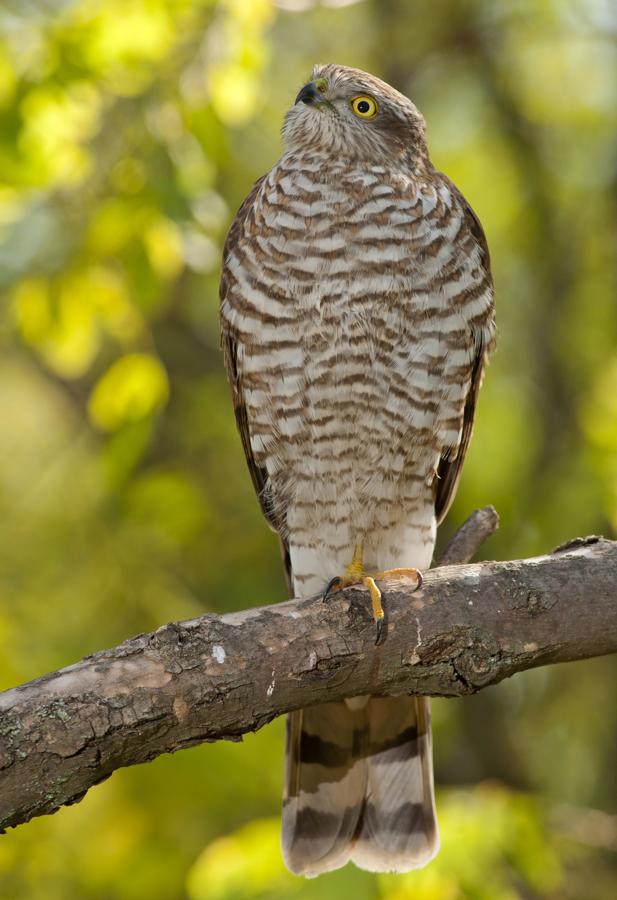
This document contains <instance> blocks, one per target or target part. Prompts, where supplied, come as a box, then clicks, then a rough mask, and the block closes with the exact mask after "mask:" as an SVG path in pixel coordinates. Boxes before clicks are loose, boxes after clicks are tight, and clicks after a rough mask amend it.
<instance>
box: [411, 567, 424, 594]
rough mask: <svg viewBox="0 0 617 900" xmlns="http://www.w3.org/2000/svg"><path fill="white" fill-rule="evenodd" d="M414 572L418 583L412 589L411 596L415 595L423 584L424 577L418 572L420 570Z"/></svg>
mask: <svg viewBox="0 0 617 900" xmlns="http://www.w3.org/2000/svg"><path fill="white" fill-rule="evenodd" d="M416 571H417V573H418V583H417V585H416V586H415V588H414V589H413V591H412V594H415V593H416V591H419V590H420V588H421V587H422V585H423V584H424V576H423V574H422V572H421V571H420V569H417V570H416Z"/></svg>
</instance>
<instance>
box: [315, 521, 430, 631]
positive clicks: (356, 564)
mask: <svg viewBox="0 0 617 900" xmlns="http://www.w3.org/2000/svg"><path fill="white" fill-rule="evenodd" d="M363 551H364V541H363V539H362V538H358V540H357V541H356V546H355V548H354V553H353V558H352V560H351V562H350V563H349V565H348V566H347V568H346V569H345V572H344V573H343V575H337V576H336V577H335V578H333V579H332V580H331V581H330V582H329V583H328V586H327V587H326V590H325V591H324V600H327V599H328V597H329V596H330V594H333V593H335V591H340V590H341V589H342V588H345V587H351V585H354V584H361V585H363V587H365V588H367V589H368V591H369V593H370V595H371V606H372V609H373V619H374V620H375V624H376V625H377V639H376V641H375V643H376V644H378V643H379V639H380V637H381V632H382V629H383V623H384V611H383V606H382V603H381V591H380V590H379V588H378V587H377V584H376V582H377V581H381V580H382V579H385V578H412V579H413V580H414V581H415V582H416V587H415V590H416V591H417V590H419V589H420V588H421V587H422V572H420V570H419V569H415V568H406V569H387V570H386V571H385V572H376V573H374V574H373V575H367V574H366V572H365V571H364V563H363Z"/></svg>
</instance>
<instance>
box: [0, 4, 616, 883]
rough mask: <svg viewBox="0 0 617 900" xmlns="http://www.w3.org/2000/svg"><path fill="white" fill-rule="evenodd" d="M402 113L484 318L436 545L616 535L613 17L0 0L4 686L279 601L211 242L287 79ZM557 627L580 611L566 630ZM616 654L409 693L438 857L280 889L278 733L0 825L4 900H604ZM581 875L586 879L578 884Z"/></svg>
mask: <svg viewBox="0 0 617 900" xmlns="http://www.w3.org/2000/svg"><path fill="white" fill-rule="evenodd" d="M317 61H320V62H327V61H337V62H342V63H346V64H350V65H357V66H360V67H362V68H366V69H369V70H371V71H373V72H375V73H376V74H378V75H381V76H382V77H384V78H385V79H386V80H388V81H391V82H392V83H394V84H395V85H396V86H397V87H399V88H400V89H401V90H403V91H405V92H407V93H408V94H409V96H411V97H412V98H413V99H414V100H415V101H416V103H417V104H418V106H419V107H420V108H421V109H422V111H423V112H424V113H425V115H426V117H427V120H428V125H429V139H430V144H431V148H432V153H433V158H434V160H435V162H436V164H437V165H438V166H439V167H441V168H443V169H444V170H446V171H447V172H448V174H449V175H450V176H451V177H452V178H453V179H454V180H455V181H456V182H457V184H459V185H460V187H461V188H462V189H463V191H464V192H465V194H466V195H467V196H468V198H469V200H470V201H471V203H472V204H473V206H474V208H475V209H476V210H477V212H478V214H479V215H480V218H481V219H482V221H483V223H484V225H485V228H486V231H487V234H488V238H489V243H490V246H491V250H492V257H493V267H494V273H495V280H496V285H497V305H498V318H499V328H500V341H499V352H498V353H497V355H496V357H495V360H494V362H493V364H492V365H491V366H490V369H489V371H488V374H487V378H486V384H485V387H484V389H483V392H482V398H481V402H480V408H479V415H478V422H477V428H476V433H475V437H474V441H473V445H472V450H471V452H470V455H469V460H468V463H467V465H466V468H465V474H464V476H463V480H462V484H461V489H460V492H459V498H458V500H457V503H456V505H455V508H454V510H453V512H452V514H451V517H450V521H449V522H448V523H447V524H446V526H445V528H444V532H447V531H449V530H451V529H452V527H453V526H454V525H455V524H456V523H457V522H458V521H460V519H461V518H462V517H464V516H465V515H466V514H467V513H468V512H469V511H470V509H472V508H473V507H475V506H478V505H480V504H484V503H487V502H493V503H495V505H496V506H497V507H498V509H499V511H500V513H501V515H502V523H503V524H502V529H501V531H500V533H499V534H498V535H497V536H496V537H495V538H493V539H491V542H490V543H489V544H488V545H487V547H486V549H485V552H486V554H487V555H489V556H493V557H497V558H512V557H516V556H520V555H527V554H532V553H538V552H542V551H545V550H547V549H550V548H551V547H553V546H555V545H556V544H558V543H560V542H561V541H562V540H564V539H566V538H568V537H572V536H574V535H576V534H584V533H589V532H604V533H606V534H608V535H613V536H614V535H615V531H616V530H617V400H616V398H617V349H616V348H617V341H616V337H617V304H616V303H615V297H616V294H617V267H616V264H615V247H617V16H616V14H615V11H614V8H613V5H612V4H611V3H609V2H602V0H560V2H556V0H523V2H519V3H508V2H506V0H465V2H460V0H442V2H439V3H432V4H426V3H424V2H421V0H409V2H403V0H364V2H350V0H329V2H323V3H318V2H312V0H279V2H276V3H274V2H270V0H219V2H214V0H27V2H26V0H8V2H6V3H3V4H2V6H1V8H0V286H1V287H2V291H3V299H4V303H3V306H2V308H1V310H0V342H1V345H2V355H1V357H0V432H1V436H0V680H1V682H2V686H3V687H9V686H12V685H13V684H16V683H18V682H20V681H23V680H26V679H28V678H31V677H34V676H36V675H38V674H40V673H42V672H44V671H47V670H49V669H52V668H55V667H57V666H60V665H64V664H67V663H70V662H73V661H74V660H75V659H77V658H78V657H80V656H81V655H83V654H85V653H87V652H91V651H93V650H96V649H100V648H102V647H105V646H109V645H112V644H114V643H116V642H118V641H120V640H122V639H124V638H125V637H127V636H129V635H131V634H133V633H136V632H139V631H144V630H148V629H151V628H155V627H157V626H158V625H160V624H161V623H163V622H166V621H168V620H170V619H177V618H187V617H191V616H194V615H198V614H200V613H202V612H205V611H207V610H224V609H230V608H241V607H244V606H246V605H248V604H250V603H260V602H267V601H273V600H276V599H280V598H283V596H284V587H283V583H282V577H281V572H280V562H279V559H278V550H277V546H276V542H275V540H274V537H273V536H272V535H271V534H270V533H269V532H268V530H267V528H266V527H265V525H264V523H263V522H262V520H261V517H260V514H259V510H258V505H257V503H256V502H255V499H254V497H253V494H252V488H251V486H250V481H249V478H248V475H247V473H246V472H245V466H244V461H243V458H242V452H241V448H240V442H239V439H238V437H237V435H236V433H235V426H234V423H233V416H232V412H231V408H230V402H229V397H228V392H227V386H226V384H225V381H224V376H223V371H222V364H221V359H220V356H219V351H218V336H217V280H218V268H219V258H220V249H221V243H222V238H223V236H224V233H225V229H226V227H227V225H228V223H229V221H230V219H231V216H232V215H233V213H234V211H235V209H236V208H237V206H238V205H239V203H240V201H241V200H242V198H243V197H244V195H245V194H246V192H247V191H248V189H249V187H250V185H251V183H252V182H253V180H254V179H255V178H256V177H257V176H258V175H260V174H261V173H262V172H264V171H265V170H266V169H267V168H268V167H269V165H270V164H271V163H272V161H273V160H274V159H275V157H276V154H277V152H278V149H279V129H280V124H281V119H282V115H283V112H284V110H285V109H286V107H287V106H288V105H289V104H290V103H291V102H292V100H293V97H294V96H295V94H296V92H297V90H298V88H299V87H300V85H301V84H302V83H303V82H304V80H305V79H306V77H307V75H308V73H309V72H310V69H311V67H312V65H313V63H314V62H317ZM584 615H585V609H584V608H582V609H581V616H584ZM616 676H617V669H616V667H615V663H614V661H612V660H595V661H592V662H589V663H585V664H583V663H581V664H578V665H572V666H567V667H561V668H559V669H549V670H541V671H538V672H533V673H527V674H526V675H524V676H518V677H517V678H515V679H513V680H512V681H511V682H507V683H505V684H503V685H501V686H499V687H497V688H494V689H490V690H488V691H486V692H483V693H482V694H481V695H479V696H478V697H477V698H471V699H469V700H465V701H456V702H455V701H439V702H436V703H435V704H434V720H435V744H436V771H437V780H438V785H439V796H438V805H439V814H440V821H441V825H442V851H441V854H440V855H439V857H438V858H437V859H436V860H435V862H434V863H432V864H431V866H429V867H428V868H427V869H426V870H423V871H421V872H417V873H412V874H409V875H408V876H405V877H401V878H395V877H379V878H378V877H375V876H372V875H368V874H365V873H360V872H358V871H357V870H355V869H353V868H351V867H349V868H347V869H345V870H343V871H341V872H338V873H334V874H332V875H331V876H325V877H323V878H321V879H319V880H318V881H309V882H306V881H302V880H299V879H295V878H293V877H292V876H291V875H289V874H288V873H286V872H285V870H284V869H283V867H282V864H281V861H280V856H279V852H278V811H279V804H280V785H281V778H282V722H277V723H274V724H273V725H272V726H269V727H268V728H267V729H264V730H263V731H262V732H260V733H259V734H258V735H256V736H254V737H250V738H249V739H247V740H246V741H245V742H244V744H242V745H227V744H221V745H215V746H210V745H209V746H205V747H201V748H196V749H194V750H190V751H184V752H183V753H181V754H178V755H177V756H175V757H170V758H166V759H160V760H157V761H156V762H155V763H153V764H151V765H149V766H144V767H141V768H139V769H134V770H126V771H122V772H119V773H117V774H116V775H114V776H113V778H112V779H111V780H109V781H107V782H106V783H105V784H103V785H101V786H100V787H97V788H95V789H94V790H93V791H91V792H90V794H89V795H88V796H87V797H86V799H85V800H84V801H83V802H82V803H81V804H79V805H77V806H75V807H72V808H68V809H64V810H62V811H61V812H60V813H58V814H57V815H55V816H53V817H51V818H47V819H39V820H36V821H34V822H32V823H31V824H29V825H27V826H25V827H22V828H20V829H19V830H17V831H16V832H12V833H11V834H9V835H7V836H5V837H3V838H2V839H1V840H0V896H1V897H2V898H3V900H4V898H6V900H25V898H28V900H30V898H32V900H39V898H40V900H65V898H67V897H76V898H80V900H82V898H83V900H89V898H92V900H95V898H96V900H99V898H100V900H103V898H105V900H142V898H144V897H147V898H148V900H172V898H174V900H175V898H184V897H187V898H189V900H244V898H247V900H248V898H273V900H274V898H294V897H297V898H298V900H306V898H319V900H328V898H330V897H332V898H335V897H336V898H338V897H354V898H357V900H364V898H384V900H407V898H409V900H412V898H413V900H458V898H469V900H516V898H550V900H561V898H565V900H588V898H590V897H593V898H594V900H595V898H598V900H604V898H606V900H608V898H614V897H615V896H616V895H617V856H616V854H617V818H616V817H615V808H616V806H617V781H616V780H615V748H616V747H617V709H616V704H615V700H614V685H615V681H616ZM590 885H591V887H590Z"/></svg>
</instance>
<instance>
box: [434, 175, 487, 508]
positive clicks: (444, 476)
mask: <svg viewBox="0 0 617 900" xmlns="http://www.w3.org/2000/svg"><path fill="white" fill-rule="evenodd" d="M441 178H442V179H443V181H444V182H445V183H446V184H447V186H448V187H449V189H450V191H451V192H452V194H453V196H454V197H455V198H456V199H457V200H458V202H459V203H460V206H461V208H462V210H463V215H464V221H465V226H466V227H467V229H468V231H469V232H470V233H471V234H472V236H473V237H474V239H475V241H476V244H477V245H478V247H479V250H480V263H481V265H482V267H483V269H484V279H485V282H486V286H487V288H489V290H490V292H491V295H492V292H493V276H492V273H491V258H490V253H489V249H488V244H487V242H486V236H485V234H484V231H483V229H482V225H481V224H480V220H479V219H478V217H477V216H476V214H475V212H474V211H473V209H472V208H471V206H470V205H469V203H468V202H467V200H466V199H465V198H464V197H463V195H462V194H461V192H460V191H459V190H458V188H457V187H456V185H455V184H453V183H452V182H451V181H450V179H449V178H448V177H447V176H446V175H443V174H441ZM493 316H494V310H493V306H492V304H491V306H490V307H489V309H488V310H487V313H486V317H485V321H484V322H481V323H479V325H476V324H475V323H474V325H473V326H472V333H473V338H474V340H475V356H474V360H473V365H472V369H471V379H470V383H469V390H468V393H467V397H466V399H465V406H464V411H463V428H462V431H461V439H460V442H459V444H458V446H457V447H449V448H448V449H447V451H446V452H444V453H443V454H442V456H441V459H440V461H439V466H438V468H437V478H436V479H435V515H436V517H437V524H438V525H439V524H440V523H441V522H442V521H443V520H444V519H445V517H446V514H447V512H448V510H449V509H450V506H451V504H452V501H453V500H454V496H455V494H456V489H457V488H458V483H459V479H460V477H461V469H462V466H463V462H464V460H465V455H466V453H467V448H468V447H469V442H470V440H471V435H472V432H473V423H474V417H475V413H476V402H477V399H478V393H479V391H480V387H481V385H482V378H483V375H484V367H485V365H486V361H487V357H488V353H489V351H490V350H491V349H492V346H493V343H494V338H493V329H494V322H493ZM487 336H488V339H487Z"/></svg>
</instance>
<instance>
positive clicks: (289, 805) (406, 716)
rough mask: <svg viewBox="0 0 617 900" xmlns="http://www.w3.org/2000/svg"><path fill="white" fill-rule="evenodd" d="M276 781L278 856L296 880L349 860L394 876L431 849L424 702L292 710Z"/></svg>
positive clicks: (386, 700) (433, 828) (434, 841)
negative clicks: (281, 780) (280, 795)
mask: <svg viewBox="0 0 617 900" xmlns="http://www.w3.org/2000/svg"><path fill="white" fill-rule="evenodd" d="M285 780H286V785H285V796H284V800H283V830H282V849H283V857H284V860H285V864H286V865H287V867H288V868H289V869H290V870H291V871H292V872H294V873H295V874H297V875H306V876H307V877H313V876H315V875H319V874H321V873H323V872H329V871H331V870H332V869H337V868H339V867H340V866H343V865H345V863H346V862H348V860H350V859H351V860H353V862H355V863H356V865H358V866H359V867H360V868H362V869H368V870H369V871H374V872H384V871H389V872H403V871H408V870H409V869H413V868H417V867H418V866H422V865H424V864H425V863H426V862H428V861H429V860H430V859H431V858H432V857H433V856H434V855H435V853H436V852H437V849H438V845H439V840H438V835H437V824H436V818H435V805H434V797H433V771H432V748H431V732H430V713H429V709H428V701H427V700H426V699H425V698H422V697H410V696H407V695H405V696H400V697H371V698H365V699H364V698H363V699H360V698H354V700H353V701H347V702H342V703H328V704H325V705H323V706H316V707H311V708H309V709H304V710H300V711H299V712H295V713H292V714H291V715H290V716H288V720H287V747H286V779H285Z"/></svg>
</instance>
